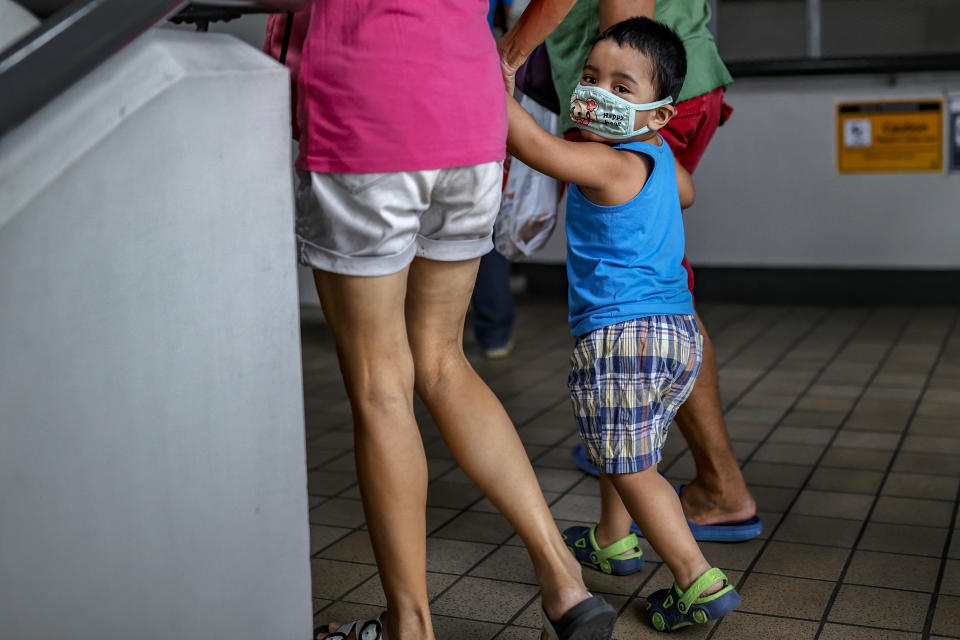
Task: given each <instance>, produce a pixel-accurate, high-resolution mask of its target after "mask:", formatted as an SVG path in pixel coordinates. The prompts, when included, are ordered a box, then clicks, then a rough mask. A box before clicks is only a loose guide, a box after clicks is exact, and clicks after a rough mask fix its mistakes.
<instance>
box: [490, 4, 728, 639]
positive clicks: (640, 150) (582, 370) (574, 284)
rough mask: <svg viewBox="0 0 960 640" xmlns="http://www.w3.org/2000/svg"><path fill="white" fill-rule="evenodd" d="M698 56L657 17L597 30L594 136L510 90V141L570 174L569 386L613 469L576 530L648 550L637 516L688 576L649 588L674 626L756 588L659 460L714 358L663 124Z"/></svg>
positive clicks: (627, 553) (617, 551)
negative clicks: (594, 513)
mask: <svg viewBox="0 0 960 640" xmlns="http://www.w3.org/2000/svg"><path fill="white" fill-rule="evenodd" d="M685 73H686V56H685V53H684V49H683V44H682V43H681V41H680V39H679V38H677V36H676V35H675V34H674V33H673V32H672V31H670V29H669V28H667V27H665V26H663V25H662V24H660V23H657V22H654V21H652V20H648V19H646V18H632V19H630V20H625V21H624V22H621V23H619V24H616V25H614V26H613V27H611V28H610V29H608V30H607V31H605V32H604V33H603V34H601V35H600V38H599V39H598V40H597V42H596V44H595V45H594V47H593V50H592V51H591V52H590V56H589V58H588V59H587V62H586V64H585V66H584V69H583V76H582V77H581V81H580V85H579V86H578V87H577V88H576V89H575V90H574V93H573V96H572V97H571V103H570V109H571V117H572V118H573V119H574V121H576V122H577V124H578V125H579V127H580V129H581V130H582V132H583V137H584V138H585V139H586V140H587V142H579V143H577V142H568V141H565V140H562V139H560V138H556V137H554V136H551V135H550V134H548V133H547V132H545V131H543V130H542V129H541V128H540V127H538V126H537V124H536V123H535V122H534V120H533V119H532V118H531V117H530V116H529V115H528V114H527V113H526V112H525V111H524V110H523V109H522V108H521V107H520V106H519V104H517V102H516V101H515V100H513V98H512V97H508V114H509V117H510V133H509V137H508V142H507V145H508V150H509V152H510V153H511V154H513V155H515V156H516V157H518V158H519V159H520V160H522V161H523V162H524V163H526V164H528V165H530V166H531V167H533V168H535V169H537V170H538V171H541V172H543V173H545V174H548V175H551V176H554V177H556V178H558V179H560V180H564V181H566V182H569V183H570V190H569V193H568V196H567V243H568V245H567V275H568V278H569V281H570V288H569V303H570V327H571V333H572V334H573V335H574V337H575V338H576V345H575V347H574V351H573V355H572V357H571V373H570V377H569V386H570V393H571V398H572V400H573V407H574V412H575V414H576V417H577V422H578V423H579V426H580V437H581V439H582V440H583V443H584V446H585V448H586V451H587V454H588V456H589V457H590V458H591V459H592V460H593V462H595V463H596V464H597V466H598V467H599V469H600V473H601V475H600V484H601V492H602V501H603V504H602V506H603V510H604V518H603V522H605V523H616V524H615V526H611V530H610V531H603V530H600V529H598V527H597V526H593V527H572V528H570V529H567V531H565V532H564V537H565V539H566V540H567V545H568V547H569V548H570V550H571V551H572V552H573V554H574V555H575V556H576V557H577V558H578V559H579V560H580V561H581V563H583V564H585V565H586V566H589V567H592V568H594V569H599V570H601V571H604V572H606V573H614V574H626V573H632V572H634V571H636V570H638V569H639V568H640V566H642V557H641V552H640V550H639V548H638V547H637V539H636V536H634V535H633V534H631V533H630V525H631V519H632V520H634V521H636V522H637V523H638V524H639V526H640V527H641V529H642V530H643V532H644V534H645V535H646V537H647V539H648V540H649V541H650V544H651V545H652V546H653V548H654V549H655V550H656V551H657V553H658V554H659V555H660V557H662V558H663V560H664V562H665V563H666V564H667V566H668V567H669V568H670V571H671V572H672V573H673V576H674V580H675V582H674V586H673V588H672V589H664V590H661V591H657V592H655V593H653V594H651V595H650V596H648V598H647V605H646V607H647V614H648V616H649V617H650V621H651V623H652V624H653V626H654V627H655V628H656V629H658V630H661V631H669V630H673V629H677V628H680V627H685V626H688V625H691V624H696V623H704V622H707V621H708V620H713V619H716V618H719V617H721V616H723V615H726V614H727V613H729V612H730V611H732V610H733V609H735V608H736V607H738V606H739V605H740V596H739V595H738V594H737V592H736V591H735V590H734V588H733V586H732V585H730V584H729V582H728V581H727V578H726V576H725V575H724V574H723V572H722V571H720V570H719V569H714V568H710V565H709V564H708V563H707V561H706V559H705V558H704V557H703V554H702V553H701V552H700V549H699V548H698V547H697V543H696V542H695V541H694V539H693V536H692V535H691V533H690V529H689V527H688V525H687V521H686V518H684V515H683V510H682V509H681V506H680V500H679V498H678V496H677V493H676V491H675V490H674V488H673V487H672V486H671V485H670V483H669V482H668V481H667V480H666V479H665V478H663V477H662V476H661V475H660V474H659V473H658V471H657V463H658V462H659V461H660V459H661V453H660V452H661V448H662V446H663V442H664V440H665V438H666V435H667V428H668V426H669V424H670V422H671V421H672V420H673V417H674V414H675V413H676V411H677V409H678V408H679V407H680V405H681V404H683V401H684V400H685V399H686V397H687V396H688V395H689V393H690V391H691V389H692V388H693V384H694V381H695V380H696V377H697V373H698V372H699V369H700V362H701V345H702V338H701V335H700V331H699V328H698V326H697V323H696V320H695V319H694V315H693V314H694V311H693V300H692V298H691V295H690V291H689V290H688V288H687V275H686V271H685V270H684V268H683V267H682V266H681V261H682V259H683V255H684V240H683V222H682V220H681V214H680V207H681V203H683V205H684V206H687V205H689V204H691V203H692V201H693V197H694V191H693V183H692V181H691V179H690V175H689V174H688V173H686V172H685V171H683V170H682V169H680V168H678V167H676V166H675V163H674V159H673V155H672V153H671V152H670V147H669V146H668V145H667V143H666V142H665V141H664V140H663V139H662V138H661V137H660V136H659V135H658V133H657V132H658V131H659V130H660V129H661V128H662V127H663V126H664V125H666V124H667V122H668V121H669V120H670V118H671V117H672V116H673V113H674V107H673V106H672V103H673V101H674V100H676V97H677V95H678V94H679V92H680V89H681V87H682V85H683V79H684V75H685Z"/></svg>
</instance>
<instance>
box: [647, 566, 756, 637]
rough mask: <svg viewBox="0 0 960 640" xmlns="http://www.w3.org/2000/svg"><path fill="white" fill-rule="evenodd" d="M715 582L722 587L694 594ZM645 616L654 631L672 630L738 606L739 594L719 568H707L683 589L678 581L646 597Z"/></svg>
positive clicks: (714, 618)
mask: <svg viewBox="0 0 960 640" xmlns="http://www.w3.org/2000/svg"><path fill="white" fill-rule="evenodd" d="M718 582H722V583H723V587H722V588H721V589H720V590H719V591H717V592H716V593H711V594H710V595H708V596H703V597H697V596H699V595H700V594H702V593H703V592H704V591H706V590H707V589H709V588H710V586H711V585H714V584H716V583H718ZM646 606H647V617H649V618H650V624H652V625H653V628H654V629H656V630H657V631H675V630H677V629H682V628H683V627H689V626H691V625H694V624H703V623H704V622H707V621H708V620H716V619H717V618H722V617H723V616H725V615H727V614H728V613H730V612H731V611H733V610H734V609H736V608H737V607H739V606H740V595H739V594H738V593H737V591H736V589H734V588H733V585H731V584H730V581H729V580H727V576H725V575H724V574H723V571H720V569H709V570H707V571H705V572H704V573H703V575H702V576H700V577H699V578H697V579H696V580H695V581H694V583H693V584H692V585H690V588H689V589H687V590H686V592H684V591H681V590H680V587H678V586H677V583H676V582H674V583H673V588H672V589H661V590H660V591H655V592H653V593H651V594H650V596H649V597H647V605H646Z"/></svg>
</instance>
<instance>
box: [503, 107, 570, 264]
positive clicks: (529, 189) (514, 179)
mask: <svg viewBox="0 0 960 640" xmlns="http://www.w3.org/2000/svg"><path fill="white" fill-rule="evenodd" d="M519 95H520V105H521V106H522V107H523V108H524V109H526V110H527V111H529V112H530V115H532V116H533V118H534V120H536V121H537V123H538V124H539V125H540V126H541V127H543V128H544V129H545V130H546V131H548V132H550V133H552V134H553V135H555V136H559V135H560V118H559V117H558V116H557V115H556V114H555V113H552V112H550V111H548V110H547V109H545V108H543V107H541V106H540V105H539V104H537V103H536V102H534V101H533V99H531V98H528V97H527V96H525V95H523V94H522V93H521V94H519ZM508 162H509V168H508V170H507V183H506V185H505V186H504V189H503V199H502V200H501V202H500V213H499V214H498V215H497V222H496V224H495V225H494V229H493V241H494V244H495V245H496V247H497V251H499V252H500V253H501V254H503V256H505V257H506V258H507V259H508V260H520V259H523V258H524V257H529V256H532V255H533V254H534V253H536V252H537V251H539V250H540V249H542V248H543V245H545V244H546V243H547V240H549V239H550V235H551V234H552V233H553V228H554V227H555V226H556V225H557V205H558V204H559V203H560V196H561V195H562V189H563V184H562V183H561V182H560V181H559V180H556V179H555V178H551V177H550V176H546V175H544V174H542V173H540V172H539V171H534V170H533V169H531V168H530V167H528V166H527V165H525V164H523V163H522V162H520V161H519V160H518V159H516V158H509V159H508Z"/></svg>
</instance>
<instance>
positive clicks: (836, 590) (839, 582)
mask: <svg viewBox="0 0 960 640" xmlns="http://www.w3.org/2000/svg"><path fill="white" fill-rule="evenodd" d="M911 320H912V318H909V319H908V320H907V321H906V322H905V323H904V326H903V327H902V329H901V331H900V334H899V335H898V336H897V338H896V339H895V340H894V341H893V344H892V345H891V347H890V350H891V352H892V351H894V350H895V349H896V348H897V346H898V344H899V343H900V340H901V338H902V337H903V334H904V333H905V332H906V328H907V327H908V326H909V325H910V321H911ZM956 323H957V312H956V311H954V312H953V317H952V318H951V320H950V324H949V326H948V327H947V330H946V332H945V334H944V337H943V339H942V340H941V344H940V348H939V349H938V352H937V356H936V358H934V360H933V362H932V363H931V364H930V368H929V370H928V372H927V376H926V379H925V382H924V384H923V386H922V387H921V390H920V395H918V396H917V399H916V400H915V403H914V406H913V411H912V412H911V414H910V416H909V418H908V419H907V422H906V424H905V425H904V428H903V431H902V433H901V435H900V439H899V441H898V442H897V447H896V449H895V450H894V452H893V455H891V456H890V461H889V462H888V463H887V467H886V469H885V470H884V473H883V480H882V481H881V483H880V490H879V491H878V493H877V495H876V496H874V498H873V501H872V502H871V504H870V508H869V509H868V510H867V515H866V518H864V520H863V524H862V525H861V526H860V530H859V531H858V532H857V537H856V539H855V540H854V541H853V546H851V548H850V553H849V554H848V555H847V559H846V561H845V562H844V564H843V567H842V568H841V569H840V575H839V576H837V580H836V583H835V585H834V588H833V591H832V592H831V593H830V597H829V598H828V599H827V604H826V606H825V607H824V608H823V613H822V614H821V615H820V625H819V627H818V628H817V633H816V635H815V636H814V640H816V639H817V638H819V637H820V635H821V634H822V633H823V629H824V627H825V626H826V624H827V620H828V619H829V617H830V612H831V611H832V610H833V605H834V604H835V603H836V600H837V597H838V595H839V594H840V589H841V588H842V587H843V585H844V581H843V579H844V578H845V577H846V575H847V572H848V571H849V570H850V566H851V565H852V564H853V559H854V557H855V556H856V552H857V547H858V546H859V544H860V541H861V540H862V539H863V535H864V533H865V532H866V530H867V527H868V526H869V525H870V516H872V515H873V513H874V511H875V510H876V507H877V502H878V501H879V500H880V495H881V493H880V492H882V491H883V486H884V485H885V484H886V482H887V479H888V478H889V477H890V472H891V471H892V470H893V467H894V464H895V463H896V460H897V456H898V455H899V453H900V448H901V447H902V446H903V442H904V441H905V440H906V437H907V433H908V432H909V430H910V424H911V423H912V422H913V420H914V419H915V418H916V414H917V409H918V408H919V407H920V404H921V402H922V401H923V395H924V393H925V391H926V388H927V385H928V384H929V380H930V378H931V377H932V376H933V371H934V370H935V369H936V367H937V365H938V364H939V362H940V360H941V358H942V357H943V353H944V351H945V350H946V345H947V344H948V343H949V341H950V336H951V334H952V333H953V331H954V327H955V326H956ZM888 359H889V355H888V357H885V358H884V361H883V363H882V364H881V366H880V368H878V371H880V370H882V367H883V365H885V364H886V361H887V360H888ZM875 377H876V376H871V380H873V379H875ZM869 386H870V385H869V384H868V385H867V387H869ZM858 402H859V400H858ZM854 406H856V405H854ZM841 429H842V424H841V427H839V428H838V429H837V432H838V433H839V431H840V430H841Z"/></svg>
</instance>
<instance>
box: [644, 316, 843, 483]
mask: <svg viewBox="0 0 960 640" xmlns="http://www.w3.org/2000/svg"><path fill="white" fill-rule="evenodd" d="M830 313H831V311H830V310H829V309H827V310H825V311H823V312H822V313H821V314H820V315H819V316H818V317H816V318H815V319H814V320H813V321H811V323H810V326H809V327H808V328H807V329H806V330H805V331H802V332H801V333H800V335H799V336H798V337H797V338H796V339H795V340H793V342H791V343H790V344H789V345H788V346H787V347H786V348H785V349H784V350H783V352H782V353H781V354H780V355H779V356H778V357H777V358H775V359H774V361H773V362H771V363H770V364H769V365H768V366H767V367H766V369H764V370H763V372H762V373H760V374H759V375H758V376H757V377H756V378H754V380H753V382H751V383H750V384H749V385H747V387H746V388H745V389H744V390H743V391H742V392H740V393H739V394H738V395H737V396H736V397H735V398H734V399H733V400H731V401H730V402H728V403H727V404H726V405H723V407H722V411H723V415H724V423H725V424H726V414H727V413H728V412H730V411H731V410H733V409H734V407H736V406H737V403H738V402H740V401H741V400H742V399H743V398H744V397H745V396H746V395H747V394H748V393H750V391H751V390H753V388H754V387H756V386H757V385H758V384H760V382H761V381H762V380H763V379H764V378H766V377H767V376H768V375H770V372H772V371H773V370H774V369H775V368H776V366H777V365H778V364H779V363H781V362H782V361H783V360H784V359H785V358H786V357H787V355H789V354H790V353H791V352H793V351H794V350H795V349H797V348H798V347H799V346H800V345H801V344H803V341H804V340H806V339H807V338H808V337H809V336H810V335H812V334H813V333H814V332H815V331H816V330H817V329H818V328H819V327H820V326H821V325H822V324H823V323H824V322H825V321H826V318H827V317H828V316H829V315H830ZM772 329H773V327H771V328H770V330H772ZM764 333H765V332H764ZM759 337H760V336H758V337H757V338H756V339H755V340H753V341H752V342H751V343H750V346H752V345H753V344H754V343H755V342H756V340H757V339H759ZM719 368H720V367H719V365H718V367H717V369H718V371H719ZM807 388H809V386H808V387H805V388H804V391H803V392H802V393H805V392H806V389H807ZM802 393H801V395H802ZM799 397H801V396H799V395H798V398H799ZM795 404H796V401H794V403H793V404H791V405H790V406H791V407H792V406H794V405H795ZM788 413H790V409H789V408H788V409H787V410H786V411H784V412H783V414H782V415H781V417H780V420H778V421H777V424H779V422H780V421H782V420H783V417H784V416H786V415H787V414H788ZM774 428H775V425H774V426H772V427H771V428H770V431H769V432H768V433H767V435H766V436H765V437H764V439H763V440H761V441H760V442H759V443H758V444H757V446H756V448H755V451H756V449H759V448H760V447H761V446H762V445H763V443H764V442H765V441H766V439H767V438H769V437H770V434H771V433H773V430H774ZM688 449H689V447H687V448H686V449H685V450H684V452H683V453H681V454H680V455H679V456H677V457H676V458H675V459H674V460H673V462H671V463H670V464H669V465H668V466H666V467H664V468H663V469H662V470H661V472H660V473H661V474H663V475H666V474H668V473H670V470H671V469H672V468H673V467H674V466H675V465H676V464H677V462H678V461H679V460H680V458H681V457H682V456H683V454H684V453H686V451H687V450H688ZM747 462H749V457H748V459H747V460H744V461H743V462H742V463H740V464H739V466H740V468H741V469H743V467H744V465H746V464H747Z"/></svg>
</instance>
